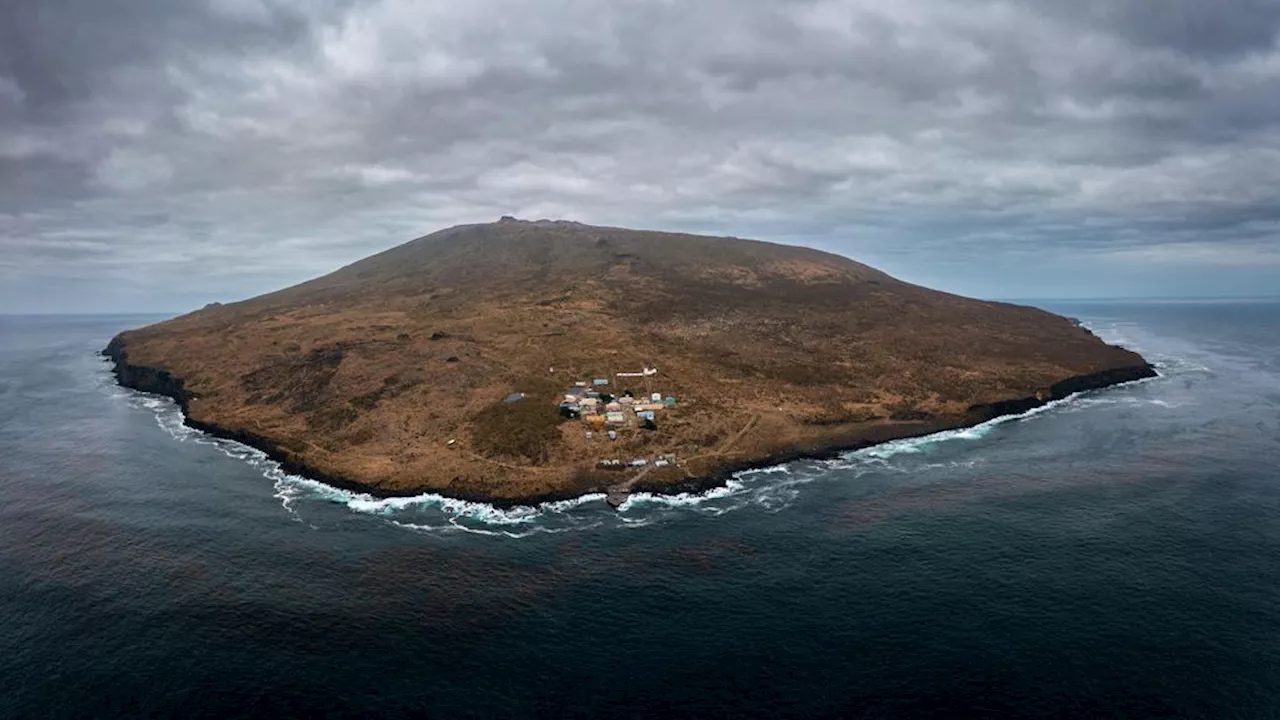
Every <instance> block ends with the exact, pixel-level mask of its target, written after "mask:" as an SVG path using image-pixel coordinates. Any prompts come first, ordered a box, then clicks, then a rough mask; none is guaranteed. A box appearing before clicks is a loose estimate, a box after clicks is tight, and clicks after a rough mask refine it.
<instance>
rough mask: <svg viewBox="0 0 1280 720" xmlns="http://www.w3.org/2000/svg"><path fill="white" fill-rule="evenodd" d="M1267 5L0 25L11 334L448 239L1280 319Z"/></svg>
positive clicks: (661, 2)
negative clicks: (1233, 300) (15, 324)
mask: <svg viewBox="0 0 1280 720" xmlns="http://www.w3.org/2000/svg"><path fill="white" fill-rule="evenodd" d="M1278 30H1280V1H1278V0H1071V1H1069V2H1068V1H1065V0H1021V1H1004V2H1001V1H992V2H986V1H982V0H893V2H886V1H884V0H683V1H682V0H536V1H535V0H521V1H519V2H516V1H512V0H187V1H183V0H0V312H40V311H44V312H66V311H71V312H75V311H145V310H159V311H179V310H185V309H189V308H192V307H197V306H199V305H202V304H204V303H206V302H210V301H214V300H221V301H226V300H234V299H239V298H243V297H247V296H251V295H255V294H258V293H261V292H265V291H268V290H271V289H275V288H278V287H282V286H285V285H289V284H293V283H295V282H299V281H301V280H305V279H307V278H309V277H312V276H314V275H318V274H321V273H324V272H327V271H330V270H333V269H335V268H337V267H339V266H341V265H343V264H345V263H348V262H351V261H353V260H356V259H359V258H361V257H363V256H365V255H368V254H370V253H372V252H375V251H378V250H382V249H384V248H387V247H390V246H392V245H396V244H399V243H401V242H404V241H406V240H409V239H411V238H413V237H416V236H419V235H422V234H425V233H427V232H431V231H434V230H437V229H440V228H443V227H446V226H449V225H453V224H456V223H461V222H478V221H491V220H496V219H497V218H498V217H499V216H500V215H508V214H509V215H516V216H519V217H522V218H528V219H536V218H542V217H549V218H566V219H573V220H580V221H584V222H592V223H602V224H613V225H624V226H632V227H643V228H664V229H680V230H688V231H693V232H708V233H716V234H731V235H738V236H743V237H756V238H761V239H767V240H778V241H783V242H791V243H799V244H806V245H812V246H815V247H820V248H823V249H827V250H832V251H835V252H839V253H842V254H845V255H849V256H851V257H854V258H856V259H859V260H862V261H864V262H867V263H870V264H872V265H876V266H878V267H880V268H882V269H884V270H887V271H889V272H891V273H893V274H895V275H897V276H899V277H902V278H904V279H907V280H911V281H914V282H921V283H925V284H929V285H933V286H936V287H940V288H943V289H947V290H951V291H955V292H962V293H967V294H973V295H978V296H983V297H996V298H1016V297H1099V296H1170V295H1248V294H1268V293H1276V292H1280V45H1278Z"/></svg>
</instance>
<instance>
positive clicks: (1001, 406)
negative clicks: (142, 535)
mask: <svg viewBox="0 0 1280 720" xmlns="http://www.w3.org/2000/svg"><path fill="white" fill-rule="evenodd" d="M101 355H102V356H104V357H106V358H107V359H109V360H111V362H112V374H113V375H114V376H115V379H116V382H117V384H119V385H120V386H121V387H125V388H128V389H131V390H136V391H139V392H145V393H151V394H154V395H161V396H164V397H168V398H170V399H171V400H173V401H174V402H175V403H177V405H178V407H179V409H180V411H181V413H182V418H183V420H182V421H183V424H184V425H186V426H187V427H190V428H192V429H194V430H199V431H200V432H203V433H205V434H207V435H210V436H212V437H216V438H221V439H224V440H231V441H233V442H237V443H240V444H242V445H246V446H248V447H251V448H254V449H256V450H259V451H261V452H262V453H264V454H266V456H267V457H268V458H269V459H270V460H272V461H274V462H276V463H278V464H279V465H280V468H281V470H283V471H284V472H286V473H289V474H292V475H299V476H302V477H305V478H307V479H309V480H313V481H316V482H320V483H323V484H325V485H328V486H331V487H333V488H336V489H339V490H345V491H348V492H353V493H363V494H367V495H370V496H372V497H375V498H379V499H385V498H398V497H415V496H418V495H422V494H424V493H432V494H437V495H441V496H444V497H449V498H453V499H457V500H461V501H464V502H473V503H485V504H488V505H491V506H493V507H496V508H500V509H508V508H513V507H536V506H538V505H541V504H543V503H549V502H560V501H565V500H574V499H577V498H580V497H583V496H584V495H590V494H595V493H597V492H604V491H605V488H600V489H599V490H593V491H585V492H584V491H580V490H579V491H566V492H560V493H540V494H538V495H532V496H528V497H520V498H496V497H490V496H485V495H480V494H478V493H467V492H456V491H454V492H449V491H444V490H439V489H434V488H418V489H413V490H388V489H385V488H379V487H377V486H373V485H367V484H365V483H361V482H358V481H355V480H352V479H350V478H344V477H339V476H335V475H332V474H329V473H325V472H322V471H319V470H316V469H315V468H311V467H309V466H307V465H306V464H304V463H299V462H297V461H294V460H292V459H290V458H289V457H288V456H286V455H285V454H284V453H283V452H282V451H281V450H280V449H279V448H278V447H277V446H276V445H275V444H274V443H272V442H271V441H270V440H269V439H267V438H265V437H263V436H261V435H257V434H255V433H251V432H248V431H244V430H231V429H227V428H223V427H220V426H218V425H216V424H213V423H208V422H203V421H200V420H195V419H193V418H192V417H191V416H190V414H189V412H188V408H189V402H190V399H191V396H190V394H189V393H188V392H187V390H186V388H185V382H184V380H183V379H182V378H181V377H178V376H175V375H173V374H172V373H170V372H168V371H167V370H162V369H159V368H153V367H148V366H145V365H134V364H132V363H130V362H129V360H128V351H127V348H126V347H125V344H124V342H122V341H121V340H120V337H119V336H116V337H114V338H112V339H111V341H110V342H109V343H108V344H107V346H106V348H104V349H103V350H102V351H101ZM1157 376H1158V373H1157V372H1156V370H1155V368H1154V367H1153V366H1152V365H1151V364H1150V363H1146V364H1143V365H1138V366H1130V367H1121V368H1113V369H1110V370H1104V371H1101V372H1097V373H1091V374H1088V375H1080V376H1076V377H1071V378H1067V379H1065V380H1062V381H1059V382H1058V383H1055V384H1054V385H1053V386H1051V387H1050V389H1049V392H1048V393H1043V394H1038V395H1036V396H1032V397H1025V398H1015V399H1010V400H1003V401H998V402H994V403H988V404H982V405H974V406H972V407H970V408H969V409H968V412H966V413H965V414H963V415H955V416H940V417H933V418H929V419H927V420H918V421H913V422H907V423H902V424H901V425H898V426H879V427H878V428H877V429H876V432H871V433H867V432H858V433H851V434H850V435H848V436H847V437H846V438H844V439H840V438H837V439H835V440H833V441H827V442H824V443H820V444H813V445H807V446H801V447H796V448H790V449H787V450H785V451H783V452H776V453H770V454H768V455H765V456H761V457H756V458H751V459H746V460H741V461H737V462H730V463H726V464H725V465H722V466H720V467H718V468H716V470H715V471H714V472H712V473H710V474H708V475H706V476H703V477H697V478H691V479H687V480H683V481H680V482H676V483H668V482H639V483H636V484H635V485H634V486H633V487H632V488H631V491H632V492H637V493H639V492H644V493H652V494H655V495H679V494H683V493H689V494H697V493H702V492H706V491H708V490H711V489H714V488H718V487H723V486H724V485H725V484H726V483H727V482H728V481H729V479H730V478H732V477H733V476H734V475H736V474H737V473H741V472H744V471H748V470H759V469H763V468H769V467H774V466H777V465H782V464H786V463H789V462H795V461H798V460H806V459H812V460H824V459H830V458H833V457H837V456H839V455H841V454H843V453H847V452H853V451H857V450H863V449H866V448H868V447H873V446H876V445H881V444H884V443H888V442H893V441H895V440H904V439H910V438H918V437H925V436H928V435H933V434H935V433H939V432H945V431H948V430H960V429H965V428H971V427H975V426H978V425H982V424H984V423H987V422H990V421H992V420H996V419H999V418H1002V417H1008V416H1013V415H1020V414H1023V413H1026V412H1029V411H1031V410H1035V409H1037V408H1040V407H1044V406H1046V405H1048V404H1050V403H1053V402H1057V401H1061V400H1064V399H1066V398H1068V397H1071V396H1073V395H1076V394H1079V393H1082V392H1087V391H1090V390H1100V389H1104V388H1108V387H1112V386H1115V385H1121V384H1124V383H1129V382H1134V381H1137V380H1144V379H1148V378H1152V377H1157Z"/></svg>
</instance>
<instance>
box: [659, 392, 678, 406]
mask: <svg viewBox="0 0 1280 720" xmlns="http://www.w3.org/2000/svg"><path fill="white" fill-rule="evenodd" d="M662 404H663V405H666V406H667V407H669V408H673V407H675V406H676V398H675V396H674V395H668V396H667V399H666V400H663V401H662Z"/></svg>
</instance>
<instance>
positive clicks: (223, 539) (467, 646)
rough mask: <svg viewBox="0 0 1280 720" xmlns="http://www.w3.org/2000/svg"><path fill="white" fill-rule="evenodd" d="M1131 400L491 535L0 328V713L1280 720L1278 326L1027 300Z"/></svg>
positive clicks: (66, 328)
mask: <svg viewBox="0 0 1280 720" xmlns="http://www.w3.org/2000/svg"><path fill="white" fill-rule="evenodd" d="M1047 307H1049V309H1051V310H1054V311H1057V312H1061V313H1064V314H1068V315H1072V316H1075V317H1079V318H1082V319H1083V320H1085V322H1086V323H1087V324H1088V325H1089V326H1090V327H1092V328H1093V329H1094V330H1095V332H1097V333H1098V334H1099V335H1101V336H1102V337H1104V338H1106V339H1108V340H1110V341H1113V342H1119V343H1122V344H1124V345H1127V346H1129V347H1132V348H1134V349H1136V350H1139V351H1141V352H1143V353H1144V354H1145V355H1146V356H1147V357H1148V358H1149V359H1150V360H1153V361H1155V362H1156V363H1158V365H1159V368H1160V372H1161V374H1162V377H1160V378H1157V379H1153V380H1150V381H1145V382H1142V383H1137V384H1131V385H1127V386H1124V387H1120V388H1113V389H1110V390H1106V391H1100V392H1095V393H1090V394H1087V395H1084V396H1080V397H1077V398H1074V399H1071V400H1069V401H1066V402H1062V403H1059V404H1056V405H1055V406H1053V407H1050V408H1048V409H1044V410H1041V411H1038V412H1036V413H1033V414H1031V415H1029V416H1027V417H1023V418H1018V419H1012V420H1007V421H1004V422H998V423H993V424H990V425H987V426H983V427H979V428H973V429H970V430H965V431H960V432H954V433H949V434H945V435H941V436H935V437H933V438H927V439H923V440H915V441H904V442H899V443H891V444H889V445H884V446H880V447H876V448H872V449H869V450H865V451H862V452H858V453H852V454H850V455H847V456H846V457H843V458H841V459H838V460H834V461H830V462H799V463H794V464H791V465H788V466H786V467H781V468H774V469H771V470H766V471H760V472H752V473H745V474H743V475H741V476H739V477H738V478H737V479H736V480H734V481H733V482H731V483H730V484H729V485H728V486H727V487H725V488H722V489H719V490H716V491H713V492H711V493H709V494H708V495H706V496H702V497H678V498H655V497H646V496H640V497H637V498H634V499H632V500H631V501H630V503H628V505H626V506H624V508H623V510H622V512H619V513H615V512H612V511H610V510H608V509H607V508H606V507H605V506H604V503H603V502H602V501H601V500H600V499H599V498H587V499H584V501H582V502H578V503H559V504H555V505H552V506H547V507H543V508H539V509H529V510H516V511H506V512H499V511H496V510H493V509H492V508H489V507H487V506H483V505H472V504H466V503H457V502H452V501H447V500H444V499H442V498H438V497H435V496H423V497H420V498H411V499H402V500H394V501H388V500H384V501H379V500H375V499H373V498H369V497H363V496H359V495H352V494H350V493H345V492H341V491H337V490H332V489H328V488H326V487H324V486H322V485H318V484H316V483H312V482H309V481H307V480H304V479H301V478H297V477H291V476H287V475H285V474H283V473H281V472H280V471H279V470H278V469H277V468H275V467H274V466H273V465H272V464H271V463H269V462H268V461H266V460H264V459H262V458H261V456H260V455H258V454H257V453H255V452H254V451H252V450H248V449H246V448H242V447H239V446H235V445H231V444H227V443H223V442H220V441H214V440H211V439H209V438H205V437H203V436H201V435H199V434H197V433H194V432H191V431H189V430H187V429H185V428H183V427H182V425H181V421H180V417H179V416H178V414H177V411H176V410H175V409H174V407H173V406H172V404H171V403H169V402H168V401H166V400H162V399H158V398H153V397H147V396H143V395H140V394H137V393H133V392H130V391H125V390H122V389H120V388H117V387H115V386H114V385H113V383H112V382H111V379H110V376H109V374H108V371H107V366H106V365H105V363H104V362H103V361H102V360H101V359H99V358H98V357H96V355H95V352H96V351H97V350H98V349H100V348H101V347H102V346H103V345H105V344H106V341H107V340H108V339H109V338H110V337H111V335H113V334H114V333H115V332H117V331H118V330H120V329H123V328H127V327H132V326H137V325H141V324H145V323H148V322H152V321H154V320H156V319H157V318H151V317H56V318H32V317H25V318H24V317H0V612H2V613H3V616H2V617H3V618H4V622H3V623H2V624H0V650H2V651H3V652H0V718H113V717H119V718H137V717H178V718H225V717H267V718H286V717H299V718H303V717H332V718H339V717H379V718H404V717H419V716H432V717H446V716H464V717H523V716H542V717H584V718H586V717H601V716H606V715H608V716H624V717H625V716H657V717H665V718H676V717H684V716H699V717H735V718H742V717H780V716H806V717H818V716H843V717H868V718H872V717H874V718H881V717H903V718H921V717H954V716H955V715H956V714H961V715H967V716H971V717H1161V718H1169V717H1196V718H1268V717H1280V470H1278V469H1277V468H1278V466H1280V304H1277V303H1269V302H1247V303H1246V302H1222V303H1144V304H1104V303H1089V304H1077V305H1068V304H1049V305H1047Z"/></svg>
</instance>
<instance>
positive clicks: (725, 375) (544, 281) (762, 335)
mask: <svg viewBox="0 0 1280 720" xmlns="http://www.w3.org/2000/svg"><path fill="white" fill-rule="evenodd" d="M123 340H124V341H125V343H126V346H127V349H128V352H129V359H130V361H131V362H133V363H135V364H139V365H147V366H152V367H158V368H164V369H168V370H170V371H172V372H173V373H174V374H176V375H178V376H180V377H182V378H184V379H185V380H186V383H187V388H188V389H189V390H190V391H192V392H193V393H194V394H195V396H196V398H197V399H195V400H193V401H192V403H191V406H190V408H189V412H190V413H191V415H192V416H193V417H195V418H198V419H200V420H203V421H205V422H211V423H214V424H216V425H218V426H220V427H224V428H230V429H237V430H245V431H248V432H253V433H255V434H258V435H261V436H263V437H267V438H270V439H271V440H272V441H273V442H274V443H276V444H277V445H278V447H280V448H283V449H284V450H285V451H286V452H287V453H289V455H290V457H292V458H293V459H295V460H296V461H298V462H301V463H304V464H305V465H307V466H309V467H312V468H316V469H317V470H319V471H322V472H325V473H327V474H330V475H334V476H338V477H346V478H351V479H353V480H356V481H359V482H362V483H364V484H367V485H370V486H375V487H381V488H383V489H387V490H409V489H424V488H433V489H441V490H445V491H453V492H456V493H467V494H478V495H484V496H491V497H497V498H507V499H512V498H515V499H518V498H527V497H535V496H539V495H544V494H548V493H565V492H571V491H578V490H585V489H590V488H593V487H596V486H598V485H599V484H600V483H602V482H605V479H602V476H601V475H600V473H598V472H596V471H595V470H594V469H593V466H594V464H595V462H596V460H598V459H600V458H601V457H602V456H605V455H609V456H618V457H627V456H628V455H629V454H640V453H648V454H653V453H657V452H676V453H678V454H679V455H680V456H681V457H682V458H685V459H687V463H686V465H685V467H684V469H683V470H682V472H681V473H680V474H679V475H678V476H676V475H673V476H672V479H673V480H676V479H683V478H684V477H685V476H686V475H687V474H698V473H703V472H712V471H714V470H715V469H716V468H718V467H724V466H726V465H733V464H738V463H742V462H744V461H747V460H750V459H752V458H760V457H765V456H770V455H777V454H786V453H792V452H796V451H800V450H804V449H806V448H820V447H824V446H830V445H832V444H841V443H845V444H847V443H850V442H854V441H857V440H858V439H860V438H871V437H880V435H881V434H883V433H891V432H899V433H900V432H903V431H906V430H904V429H903V428H898V427H897V425H902V426H904V427H906V426H911V424H912V423H914V424H916V425H920V424H921V423H934V424H939V423H943V424H945V423H960V422H963V421H964V420H965V417H966V412H967V410H968V408H970V406H972V405H974V404H979V403H990V402H995V401H1000V400H1008V399H1013V398H1022V397H1027V396H1031V395H1034V394H1035V393H1037V392H1044V391H1045V390H1046V389H1047V388H1048V387H1049V386H1051V385H1052V384H1054V383H1056V382H1059V381H1061V380H1064V379H1067V378H1071V377H1075V376H1080V375H1085V374H1089V373H1095V372H1099V371H1103V370H1108V369H1112V368H1120V367H1129V366H1135V365H1142V364H1143V361H1142V359H1141V358H1140V357H1138V356H1137V355H1135V354H1133V353H1130V352H1128V351H1125V350H1121V349H1118V348H1112V347H1109V346H1107V345H1105V344H1103V343H1102V342H1100V341H1099V340H1098V339H1097V338H1095V337H1093V336H1092V335H1090V334H1089V333H1088V332H1086V331H1084V330H1082V329H1079V328H1076V327H1074V326H1073V325H1072V324H1071V323H1070V322H1068V321H1067V320H1065V319H1063V318H1059V317H1056V316H1054V315H1051V314H1049V313H1045V312H1043V311H1040V310H1036V309H1032V308H1024V307H1016V306H1012V305H1006V304H1000V303H989V302H982V301H977V300H970V299H966V298H960V297H955V296H951V295H946V294H943V293H938V292H934V291H931V290H927V289H924V288H920V287H916V286H912V285H908V284H905V283H901V282H899V281H897V280H894V279H893V278H891V277H889V276H887V275H884V274H883V273H880V272H878V271H876V270H873V269H871V268H868V267H866V266H864V265H860V264H858V263H855V262H853V261H850V260H848V259H846V258H841V257H837V256H833V255H828V254H825V253H821V252H818V251H815V250H809V249H805V248H796V247H788V246H780V245H773V244H767V243H758V242H752V241H745V240H736V239H729V238H706V237H697V236H688V235H674V234H667V233H644V232H636V231H629V230H620V229H614V228H598V227H589V226H583V225H577V224H573V223H553V222H538V223H528V222H519V221H504V222H500V223H494V224H489V225H476V226H463V227H459V228H451V229H449V230H445V231H442V232H440V233H436V234H434V235H429V236H427V237H425V238H421V239H419V240H415V241H413V242H410V243H407V244H406V245H403V246H400V247H398V248H394V249H392V250H389V251H387V252H385V253H382V254H380V255H376V256H373V257H371V258H368V259H366V260H364V261H361V262H359V263H356V264H354V265H351V266H349V267H347V268H343V269H342V270H340V271H338V272H336V273H333V274H331V275H328V276H325V277H323V278H319V279H317V280H313V281H311V282H308V283H304V284H302V285H299V286H296V287H293V288H289V289H287V290H283V291H280V292H277V293H272V294H270V295H265V296H262V297H260V298H255V299H253V300H248V301H245V302H241V303H233V304H229V305H223V306H217V307H211V308H207V309H204V310H201V311H198V312H195V313H191V314H189V315H185V316H182V317H180V318H175V319H173V320H170V321H167V322H164V323H160V324H158V325H154V326H150V327H147V328H143V329H140V330H136V331H131V332H129V333H125V334H124V335H123ZM644 363H651V364H653V365H656V366H657V367H658V368H659V369H660V372H661V374H660V381H659V382H660V385H661V389H662V390H663V391H664V392H672V393H675V394H676V395H677V396H678V397H680V398H681V399H682V400H683V401H687V402H684V403H682V406H681V408H679V409H678V410H676V411H674V412H670V413H664V414H662V415H661V416H660V418H659V422H658V429H657V430H654V431H649V432H639V431H637V432H634V433H629V434H627V436H626V437H624V438H623V439H622V440H620V441H618V442H617V443H612V444H608V443H601V442H599V441H596V442H593V443H589V442H588V441H586V440H585V439H584V438H583V436H582V432H581V430H582V428H581V425H579V424H578V423H572V422H562V418H561V417H560V416H559V414H558V413H557V411H556V407H555V400H556V398H557V393H558V391H559V390H560V389H562V388H563V387H564V386H565V385H567V384H571V383H572V381H573V380H576V379H584V378H588V377H602V376H605V375H608V374H611V373H613V372H617V371H621V370H628V369H635V368H638V367H639V366H640V365H642V364H644ZM552 367H554V368H555V369H556V372H555V373H551V372H549V370H548V369H549V368H552ZM513 391H521V392H525V393H528V397H527V398H526V400H524V401H522V402H519V403H513V404H503V403H501V399H502V398H503V397H504V396H505V395H506V394H508V393H510V392H513ZM886 427H889V429H887V430H886V429H885V428H886ZM908 429H909V428H908ZM450 439H456V443H455V444H454V445H453V446H448V445H447V444H446V443H447V441H448V440H450ZM730 443H732V445H731V446H729V444H730Z"/></svg>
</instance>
